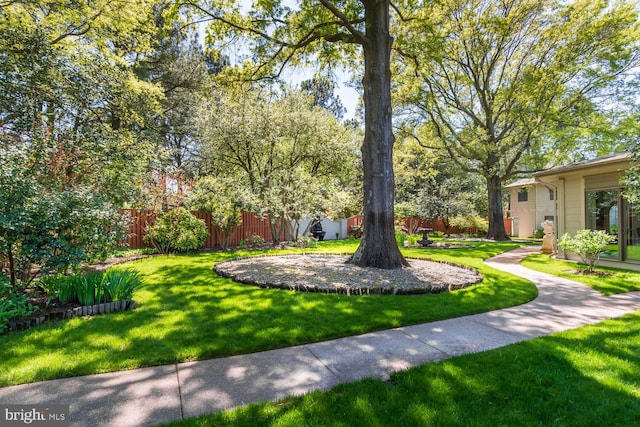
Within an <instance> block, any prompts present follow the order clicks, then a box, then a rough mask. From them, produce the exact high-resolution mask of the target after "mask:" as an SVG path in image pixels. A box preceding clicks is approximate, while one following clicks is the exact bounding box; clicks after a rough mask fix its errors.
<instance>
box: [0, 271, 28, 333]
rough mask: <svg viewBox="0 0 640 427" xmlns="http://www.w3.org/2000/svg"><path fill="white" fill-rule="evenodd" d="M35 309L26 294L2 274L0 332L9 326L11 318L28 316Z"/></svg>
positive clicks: (0, 279) (0, 283)
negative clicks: (14, 287) (13, 285)
mask: <svg viewBox="0 0 640 427" xmlns="http://www.w3.org/2000/svg"><path fill="white" fill-rule="evenodd" d="M35 310H36V309H35V307H33V306H32V305H31V303H29V302H27V296H26V295H24V294H23V293H21V292H18V291H16V290H15V289H13V288H12V287H11V284H10V283H9V280H7V279H6V278H5V277H4V276H0V334H1V333H3V332H4V331H6V330H7V329H8V328H9V320H11V319H13V318H14V317H25V316H28V315H30V314H31V313H33V312H34V311H35Z"/></svg>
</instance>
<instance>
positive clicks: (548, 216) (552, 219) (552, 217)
mask: <svg viewBox="0 0 640 427" xmlns="http://www.w3.org/2000/svg"><path fill="white" fill-rule="evenodd" d="M555 219H556V218H555V217H554V216H553V215H545V216H544V220H545V221H555Z"/></svg>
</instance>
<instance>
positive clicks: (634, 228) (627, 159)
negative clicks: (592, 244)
mask: <svg viewBox="0 0 640 427" xmlns="http://www.w3.org/2000/svg"><path fill="white" fill-rule="evenodd" d="M631 165H632V163H631V155H630V154H629V153H619V154H614V155H610V156H606V157H600V158H597V159H593V160H589V161H584V162H580V163H575V164H572V165H568V166H563V167H558V168H553V169H549V170H546V171H542V172H537V173H535V174H533V178H534V180H535V184H536V185H537V186H544V187H545V188H548V189H550V190H552V191H553V192H554V193H555V207H554V210H555V212H553V214H552V215H553V216H554V217H555V221H554V222H555V224H556V227H555V228H556V236H558V237H559V236H562V235H563V234H564V233H569V234H571V235H573V234H575V233H576V231H578V230H582V229H592V230H606V231H607V233H609V234H610V235H612V236H615V239H616V240H615V241H614V242H613V243H612V245H611V248H610V250H608V251H607V252H606V253H605V254H603V255H602V257H601V262H600V264H601V265H609V266H617V267H620V266H623V267H624V268H629V269H634V270H640V206H634V205H632V204H630V203H629V202H627V200H625V199H624V198H623V197H622V190H623V188H622V185H621V184H620V180H621V178H622V177H623V175H624V173H625V171H626V170H627V169H629V168H630V167H631ZM536 194H538V193H536ZM538 219H539V218H536V220H538ZM561 256H564V257H566V258H570V259H578V258H577V257H576V255H575V254H571V253H566V254H562V253H561Z"/></svg>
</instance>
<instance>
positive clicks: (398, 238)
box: [396, 227, 409, 247]
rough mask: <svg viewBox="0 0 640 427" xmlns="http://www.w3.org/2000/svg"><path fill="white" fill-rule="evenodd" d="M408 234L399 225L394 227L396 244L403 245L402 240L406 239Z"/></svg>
mask: <svg viewBox="0 0 640 427" xmlns="http://www.w3.org/2000/svg"><path fill="white" fill-rule="evenodd" d="M407 237H409V235H408V234H407V233H405V232H404V231H403V230H402V229H400V227H396V243H397V244H398V246H400V247H402V246H403V245H404V241H405V240H407Z"/></svg>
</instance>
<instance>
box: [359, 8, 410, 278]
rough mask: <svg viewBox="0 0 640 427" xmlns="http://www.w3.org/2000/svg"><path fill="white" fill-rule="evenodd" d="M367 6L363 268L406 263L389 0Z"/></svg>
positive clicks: (391, 266)
mask: <svg viewBox="0 0 640 427" xmlns="http://www.w3.org/2000/svg"><path fill="white" fill-rule="evenodd" d="M363 3H364V5H365V23H366V43H365V44H364V45H363V50H364V77H363V80H362V83H363V86H364V111H365V134H364V142H363V144H362V162H363V167H364V184H363V185H364V212H363V213H364V219H363V222H362V227H363V232H364V234H363V235H362V241H361V242H360V246H359V247H358V249H357V250H356V252H355V254H353V256H352V257H351V259H350V262H351V263H353V264H356V265H359V266H361V267H377V268H401V267H402V266H403V265H407V262H406V261H405V259H404V257H403V256H402V254H401V253H400V249H399V248H398V244H397V243H396V238H395V229H394V214H393V197H394V176H393V159H392V155H393V143H394V141H395V138H394V136H393V130H392V127H391V125H392V123H391V69H390V57H391V43H392V41H393V39H392V38H391V36H390V34H389V7H390V6H389V1H388V0H369V1H364V2H363Z"/></svg>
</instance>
